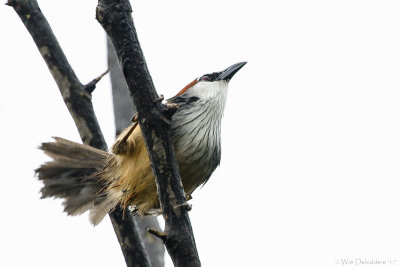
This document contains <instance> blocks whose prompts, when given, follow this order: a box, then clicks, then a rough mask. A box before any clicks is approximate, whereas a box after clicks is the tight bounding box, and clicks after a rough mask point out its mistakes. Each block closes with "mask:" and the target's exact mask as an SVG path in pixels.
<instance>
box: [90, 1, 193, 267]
mask: <svg viewBox="0 0 400 267" xmlns="http://www.w3.org/2000/svg"><path fill="white" fill-rule="evenodd" d="M131 11H132V9H131V6H130V4H129V1H128V0H99V3H98V6H97V11H96V18H97V20H98V21H99V22H100V24H101V25H102V27H103V28H104V29H105V30H106V32H107V34H108V36H109V37H110V40H111V41H112V43H113V45H114V48H115V51H116V53H117V56H118V59H119V61H120V62H121V65H122V69H123V73H124V76H125V79H126V81H127V84H128V87H129V90H130V93H131V96H132V98H133V104H134V106H135V108H136V110H137V111H138V117H139V124H140V127H141V130H142V133H143V136H144V139H145V143H146V147H147V150H148V152H149V158H150V161H151V162H152V170H153V173H154V175H155V177H156V182H157V190H158V196H159V199H160V205H161V208H162V211H163V216H164V219H165V232H166V234H167V238H166V243H165V245H166V247H167V250H168V252H169V254H170V255H171V258H172V261H173V262H174V264H175V266H185V267H189V266H200V260H199V257H198V254H197V249H196V244H195V240H194V237H193V231H192V227H191V224H190V220H189V216H188V213H187V210H186V209H184V208H179V209H175V208H174V207H175V206H177V205H179V204H181V203H184V202H185V194H184V191H183V187H182V183H181V180H180V176H179V170H178V165H177V162H176V159H175V155H174V150H173V147H172V143H171V136H170V133H169V125H168V123H167V122H166V120H165V117H164V114H163V112H164V110H165V107H164V106H163V105H162V103H160V102H157V101H156V102H154V101H153V100H155V99H158V95H157V92H156V90H155V88H154V85H153V82H152V79H151V77H150V74H149V72H148V69H147V65H146V62H145V59H144V56H143V52H142V50H141V48H140V45H139V42H138V38H137V35H136V30H135V27H134V25H133V21H132V17H131Z"/></svg>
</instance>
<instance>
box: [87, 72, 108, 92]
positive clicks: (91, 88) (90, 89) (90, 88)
mask: <svg viewBox="0 0 400 267" xmlns="http://www.w3.org/2000/svg"><path fill="white" fill-rule="evenodd" d="M109 72H110V70H106V71H105V72H103V73H102V74H100V76H99V77H97V78H94V79H93V80H92V81H91V82H90V83H88V84H86V85H85V91H86V92H87V93H88V94H91V93H93V91H94V89H96V84H97V83H98V82H99V81H100V80H101V78H103V77H104V76H105V75H106V74H107V73H109Z"/></svg>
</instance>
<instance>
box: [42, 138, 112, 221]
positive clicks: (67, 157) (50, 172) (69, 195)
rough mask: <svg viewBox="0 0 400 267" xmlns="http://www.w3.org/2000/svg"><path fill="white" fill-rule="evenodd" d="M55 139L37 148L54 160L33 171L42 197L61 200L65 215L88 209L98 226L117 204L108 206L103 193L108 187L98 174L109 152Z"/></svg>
mask: <svg viewBox="0 0 400 267" xmlns="http://www.w3.org/2000/svg"><path fill="white" fill-rule="evenodd" d="M54 139H55V142H49V143H43V144H42V145H41V146H40V147H39V148H40V149H42V150H43V151H44V152H45V153H46V154H47V155H48V156H50V157H51V158H52V159H53V160H52V161H50V162H46V163H44V164H42V165H41V166H40V167H39V168H38V169H36V170H35V172H36V174H37V176H38V178H39V180H41V181H43V184H44V186H43V188H42V189H41V193H42V198H47V197H55V198H63V199H64V202H63V205H64V211H65V212H67V213H68V215H80V214H82V213H84V212H85V211H88V210H90V216H89V218H90V221H91V223H93V224H94V225H96V224H98V223H99V222H100V221H101V220H102V219H103V218H104V216H105V215H106V214H107V213H108V212H109V211H110V210H111V209H113V208H114V207H115V205H116V203H109V201H108V199H107V194H106V193H104V192H102V191H103V189H104V188H105V187H106V186H107V185H106V183H105V181H104V180H103V179H100V175H101V172H102V170H103V167H104V165H105V163H106V160H107V158H108V153H107V152H105V151H102V150H100V149H96V148H93V147H91V146H88V145H82V144H78V143H75V142H72V141H69V140H66V139H63V138H59V137H55V138H54Z"/></svg>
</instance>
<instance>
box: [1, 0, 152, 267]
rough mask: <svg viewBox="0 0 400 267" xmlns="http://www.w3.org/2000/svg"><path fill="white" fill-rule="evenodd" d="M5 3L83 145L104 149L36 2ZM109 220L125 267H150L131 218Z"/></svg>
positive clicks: (90, 107) (89, 109)
mask: <svg viewBox="0 0 400 267" xmlns="http://www.w3.org/2000/svg"><path fill="white" fill-rule="evenodd" d="M6 4H7V5H9V6H12V7H13V8H14V10H15V11H16V12H17V14H18V15H19V17H20V18H21V20H22V22H23V23H24V24H25V27H26V28H27V30H28V31H29V33H30V34H31V36H32V38H33V40H34V42H35V43H36V46H37V47H38V49H39V52H40V54H41V55H42V57H43V59H44V60H45V62H46V64H47V66H48V68H49V70H50V72H51V74H52V75H53V78H54V80H55V81H56V83H57V86H58V88H59V90H60V92H61V95H62V97H63V99H64V102H65V104H66V106H67V107H68V110H69V112H70V114H71V116H72V118H73V119H74V122H75V125H76V127H77V129H78V131H79V134H80V136H81V139H82V141H83V143H85V144H88V145H90V146H93V147H96V148H100V149H103V150H106V149H107V144H106V142H105V141H104V138H103V134H102V132H101V130H100V127H99V124H98V122H97V118H96V116H95V114H94V110H93V105H92V102H91V99H90V97H88V94H87V92H86V91H85V86H84V85H82V83H81V82H80V81H79V80H78V78H77V76H76V75H75V73H74V71H73V69H72V67H71V66H70V64H69V63H68V61H67V58H66V57H65V55H64V53H63V51H62V49H61V47H60V45H59V43H58V41H57V39H56V37H55V36H54V34H53V32H52V30H51V28H50V25H49V23H48V22H47V20H46V18H45V17H44V15H43V14H42V12H41V10H40V8H39V5H38V3H37V1H36V0H8V1H7V3H6ZM110 218H111V221H112V223H113V227H114V230H115V232H116V234H117V237H118V240H119V242H120V245H121V249H122V251H123V254H124V256H125V261H126V263H127V264H128V266H133V265H134V266H144V267H147V266H149V262H148V259H147V255H146V252H145V251H144V249H143V245H142V244H141V241H140V237H139V235H138V234H137V233H138V230H137V227H136V224H135V223H134V221H133V220H132V219H131V218H130V216H129V218H125V219H124V218H123V217H122V212H121V211H119V210H117V211H114V212H112V213H110Z"/></svg>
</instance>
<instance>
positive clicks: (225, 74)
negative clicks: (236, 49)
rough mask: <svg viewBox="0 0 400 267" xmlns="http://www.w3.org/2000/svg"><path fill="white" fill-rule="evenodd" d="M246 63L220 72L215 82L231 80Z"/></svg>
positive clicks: (240, 63)
mask: <svg viewBox="0 0 400 267" xmlns="http://www.w3.org/2000/svg"><path fill="white" fill-rule="evenodd" d="M246 63H247V62H239V63H236V64H234V65H232V66H230V67H229V68H227V69H225V70H223V71H221V72H220V74H219V76H218V77H217V79H216V81H222V80H224V81H229V80H230V79H232V77H233V75H235V73H236V72H238V71H239V70H240V69H241V68H242V67H243V66H244V65H246Z"/></svg>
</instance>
